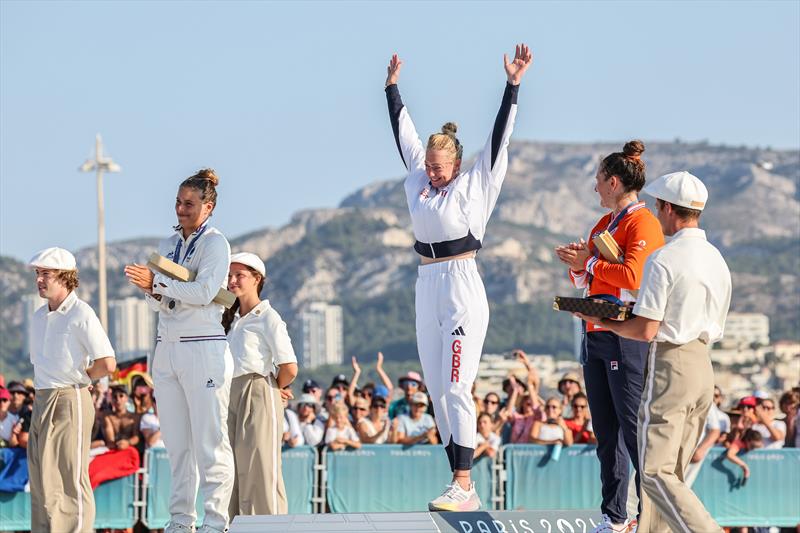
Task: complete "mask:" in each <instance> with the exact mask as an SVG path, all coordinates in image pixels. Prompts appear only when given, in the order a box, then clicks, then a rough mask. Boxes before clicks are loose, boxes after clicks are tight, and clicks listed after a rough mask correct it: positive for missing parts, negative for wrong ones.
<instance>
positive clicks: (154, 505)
mask: <svg viewBox="0 0 800 533" xmlns="http://www.w3.org/2000/svg"><path fill="white" fill-rule="evenodd" d="M316 464H317V450H316V448H312V447H310V446H302V447H298V448H292V449H288V450H284V451H283V453H282V454H281V465H282V467H283V479H284V485H285V486H286V498H287V500H288V503H289V513H290V514H309V513H311V512H312V511H313V507H312V505H313V500H314V490H315V482H314V481H315V466H316ZM144 468H145V472H146V476H147V478H146V482H145V483H144V484H143V485H144V487H145V491H146V496H145V498H144V499H145V501H146V502H147V503H146V505H145V508H144V509H145V510H144V513H143V516H142V523H143V524H144V525H146V526H148V527H152V528H161V527H164V525H165V524H166V523H167V522H169V518H170V515H169V494H170V491H171V488H172V476H171V474H170V470H169V460H168V458H167V451H166V450H165V449H163V448H162V449H152V450H148V451H147V453H146V454H145V466H144ZM195 509H196V510H197V523H198V524H202V523H203V516H204V513H203V500H202V495H200V494H198V496H197V503H196V505H195Z"/></svg>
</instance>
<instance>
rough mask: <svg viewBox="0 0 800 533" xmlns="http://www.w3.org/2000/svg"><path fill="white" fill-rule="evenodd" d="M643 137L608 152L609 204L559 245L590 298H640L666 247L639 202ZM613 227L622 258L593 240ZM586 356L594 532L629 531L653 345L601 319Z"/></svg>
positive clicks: (589, 328)
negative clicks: (583, 230) (597, 490)
mask: <svg viewBox="0 0 800 533" xmlns="http://www.w3.org/2000/svg"><path fill="white" fill-rule="evenodd" d="M643 152H644V143H642V142H641V141H630V142H628V143H626V144H625V146H624V147H623V149H622V151H621V152H614V153H612V154H611V155H609V156H606V157H605V158H604V159H603V160H602V162H601V163H600V168H599V169H598V170H597V174H596V176H595V180H596V184H595V191H596V192H597V194H598V196H599V197H600V205H601V206H602V207H604V208H606V209H610V210H611V211H610V212H609V213H606V214H605V215H604V216H603V217H601V218H600V220H599V221H598V222H597V224H595V226H594V227H593V228H592V230H591V232H590V233H589V239H588V242H586V241H584V240H583V239H581V241H580V242H577V243H570V244H567V245H564V246H559V247H557V248H556V254H557V255H558V258H559V259H560V260H561V261H562V262H563V263H564V264H566V265H567V266H569V277H570V279H571V280H572V282H573V284H574V285H575V287H577V288H580V289H585V293H586V295H587V296H596V295H604V297H611V298H614V299H617V300H621V301H624V302H633V301H635V300H636V290H637V289H638V288H639V285H640V284H641V280H642V272H643V271H644V264H645V261H646V260H647V257H648V256H649V255H650V254H651V253H652V252H653V251H654V250H657V249H658V248H660V247H661V246H663V245H664V234H663V233H662V230H661V226H660V224H659V222H658V219H657V218H656V217H655V216H654V215H653V214H652V213H651V212H650V211H649V210H648V209H646V208H645V203H644V202H641V201H639V196H638V193H639V191H640V190H641V189H642V187H644V184H645V164H644V161H642V159H641V154H642V153H643ZM604 232H608V233H609V234H610V235H611V236H612V237H613V239H614V241H615V242H616V243H617V245H618V247H619V248H620V250H621V252H622V257H620V258H612V259H611V260H609V258H605V257H603V256H602V255H601V253H600V252H599V250H598V249H597V247H596V246H595V244H594V242H592V241H593V239H594V238H595V237H597V236H599V235H600V234H602V233H604ZM584 328H585V329H584V331H585V335H584V344H583V352H582V355H581V359H582V361H581V362H582V363H583V374H584V380H585V382H586V393H587V396H588V399H589V408H590V410H591V412H592V425H593V428H594V431H595V436H596V437H597V457H598V459H599V460H600V468H601V476H600V479H601V482H602V503H601V507H600V508H601V511H602V513H603V521H602V522H601V524H600V525H598V527H597V529H596V530H595V531H598V532H599V531H630V530H632V529H633V528H634V527H635V524H636V521H635V520H628V516H627V510H626V506H627V495H628V477H629V476H628V461H629V460H630V461H631V462H632V463H633V466H634V468H635V469H636V488H637V493H638V490H639V463H638V453H637V443H636V435H637V433H636V425H637V412H638V409H639V402H640V400H641V397H642V388H643V385H644V367H645V363H646V358H647V347H648V343H646V342H642V341H638V340H631V339H626V338H623V337H620V336H619V335H617V334H615V333H613V332H611V331H609V330H608V329H607V328H603V327H601V326H598V325H596V324H593V323H590V322H585V323H584Z"/></svg>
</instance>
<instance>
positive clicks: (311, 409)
mask: <svg viewBox="0 0 800 533" xmlns="http://www.w3.org/2000/svg"><path fill="white" fill-rule="evenodd" d="M319 410H320V405H319V402H318V401H317V399H316V398H315V397H314V395H313V394H309V393H305V394H301V395H300V398H299V399H298V400H297V418H298V422H299V423H300V431H301V432H302V433H303V440H304V441H305V443H306V444H307V445H308V446H316V445H317V444H319V443H320V442H322V437H323V436H324V435H325V424H324V422H323V421H322V420H320V419H319V418H318V416H317V415H318V414H319Z"/></svg>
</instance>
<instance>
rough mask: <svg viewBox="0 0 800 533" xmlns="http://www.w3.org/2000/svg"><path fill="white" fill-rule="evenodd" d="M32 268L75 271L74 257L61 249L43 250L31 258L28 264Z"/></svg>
mask: <svg viewBox="0 0 800 533" xmlns="http://www.w3.org/2000/svg"><path fill="white" fill-rule="evenodd" d="M28 264H29V265H30V266H32V267H33V268H49V269H51V270H76V269H77V263H76V262H75V256H74V255H72V254H71V253H69V252H68V251H67V250H65V249H63V248H45V249H44V250H42V251H40V252H39V253H37V254H36V255H34V256H33V258H31V260H30V262H29V263H28Z"/></svg>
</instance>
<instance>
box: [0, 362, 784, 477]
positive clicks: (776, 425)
mask: <svg viewBox="0 0 800 533" xmlns="http://www.w3.org/2000/svg"><path fill="white" fill-rule="evenodd" d="M513 355H514V357H515V358H516V359H517V360H518V361H519V363H520V372H519V373H513V372H512V373H510V374H509V376H508V377H507V379H505V380H504V381H503V384H502V393H500V392H494V391H491V392H489V393H487V394H485V395H484V396H483V397H478V396H477V395H475V394H473V400H474V402H475V408H476V411H477V414H478V417H477V421H478V423H477V427H476V428H475V431H476V434H477V443H478V444H477V447H476V449H475V457H476V458H478V457H481V456H484V455H486V456H489V457H494V456H495V455H496V454H497V452H498V450H499V448H500V446H501V445H503V444H528V443H532V444H545V445H560V446H570V445H572V444H594V443H596V442H597V440H596V438H595V435H594V431H593V428H592V418H591V413H590V412H589V403H588V401H587V398H586V394H585V393H584V391H583V386H582V383H581V378H580V376H579V375H578V374H577V373H575V372H568V373H566V374H564V376H563V377H562V378H561V379H560V380H559V381H558V384H557V391H558V393H559V394H558V395H557V396H551V397H548V398H547V399H546V400H545V399H543V398H542V396H541V382H540V377H539V374H538V372H537V370H536V368H535V367H534V365H533V364H531V362H530V360H529V359H528V357H527V355H526V354H525V353H524V352H522V351H521V350H515V351H514V353H513ZM352 365H353V375H352V376H351V377H350V379H348V377H347V376H345V375H343V374H339V375H338V376H336V377H335V378H334V379H333V381H332V383H331V385H330V387H328V388H327V389H323V388H322V387H321V386H320V385H319V383H317V382H316V381H315V380H313V379H309V380H307V381H305V382H304V383H302V385H301V389H302V393H301V394H299V395H297V396H296V398H297V399H296V400H295V401H292V402H291V403H290V404H288V405H287V409H285V412H284V413H285V414H284V434H283V442H284V445H285V446H287V447H295V446H302V445H308V446H328V447H329V448H331V449H333V450H341V449H355V448H359V447H360V446H361V444H362V443H364V444H404V445H418V444H420V445H424V444H438V443H440V439H439V435H438V433H437V430H436V424H435V422H434V418H433V415H434V413H433V410H432V408H431V403H430V399H429V397H428V394H427V390H426V388H425V383H424V381H423V379H422V376H421V375H420V374H419V373H417V372H413V371H411V372H407V373H406V374H404V375H402V376H401V377H400V378H399V379H398V380H397V387H395V386H394V384H393V383H392V381H391V379H390V378H389V376H388V375H387V374H386V372H385V370H384V369H383V357H382V355H381V354H378V360H377V364H376V371H377V373H378V375H379V376H380V378H381V383H380V384H375V383H366V384H364V385H363V386H362V387H359V385H358V381H359V377H360V375H361V368H360V366H359V364H358V361H357V360H356V358H355V357H354V358H353V359H352ZM0 379H1V378H0ZM0 383H2V382H1V381H0ZM400 391H402V392H400ZM35 394H36V391H35V390H34V388H33V383H32V382H31V380H25V381H22V382H20V381H11V382H9V383H8V384H7V386H3V385H2V384H0V447H22V448H25V447H27V443H28V432H29V431H30V420H31V409H32V405H33V399H34V396H35ZM92 397H93V399H94V402H95V407H96V417H95V422H94V427H93V429H92V452H91V455H92V456H93V457H94V456H99V455H103V454H106V453H108V452H114V451H121V450H126V449H128V448H135V449H136V451H137V452H138V454H137V457H138V458H139V459H138V460H141V459H140V458H141V457H143V456H144V451H145V450H147V449H148V448H159V447H163V446H164V444H163V441H162V440H161V432H160V426H159V421H158V408H157V404H156V399H155V398H154V395H153V383H152V380H151V379H150V377H149V376H148V375H147V374H144V373H142V374H137V375H136V376H134V378H132V379H131V380H129V384H128V385H124V384H121V383H111V384H110V385H108V386H104V385H103V384H102V383H99V384H97V385H95V386H94V387H93V389H92ZM726 406H727V408H726ZM799 406H800V387H795V388H794V389H792V390H789V391H786V392H785V393H783V394H782V395H781V396H780V398H779V399H777V401H776V399H775V398H771V397H769V396H767V395H766V394H763V393H760V392H756V393H754V394H753V395H751V396H745V397H743V398H740V399H738V400H737V401H736V402H735V403H728V402H726V401H725V397H724V396H723V393H722V391H721V390H720V389H719V387H715V390H714V403H713V405H712V407H711V410H710V411H709V414H708V418H707V421H706V425H705V428H704V431H703V435H702V437H701V440H700V444H699V445H698V447H697V450H696V451H695V453H694V455H693V457H692V459H691V462H692V464H693V465H696V466H697V468H698V469H699V466H700V464H701V463H702V461H703V460H704V458H705V457H706V455H707V454H708V452H709V450H711V448H712V447H714V446H724V447H725V448H726V458H727V459H728V460H729V461H730V462H732V463H733V464H735V465H737V466H738V467H740V468H741V470H742V475H743V478H744V479H747V478H748V477H749V476H750V469H749V467H748V465H747V461H746V458H747V453H748V452H749V451H751V450H754V449H758V448H768V449H774V448H782V447H784V446H787V447H800V431H798V430H797V428H798V423H799V422H800V420H798V417H800V415H799V414H798V407H799ZM690 470H691V468H690Z"/></svg>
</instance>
